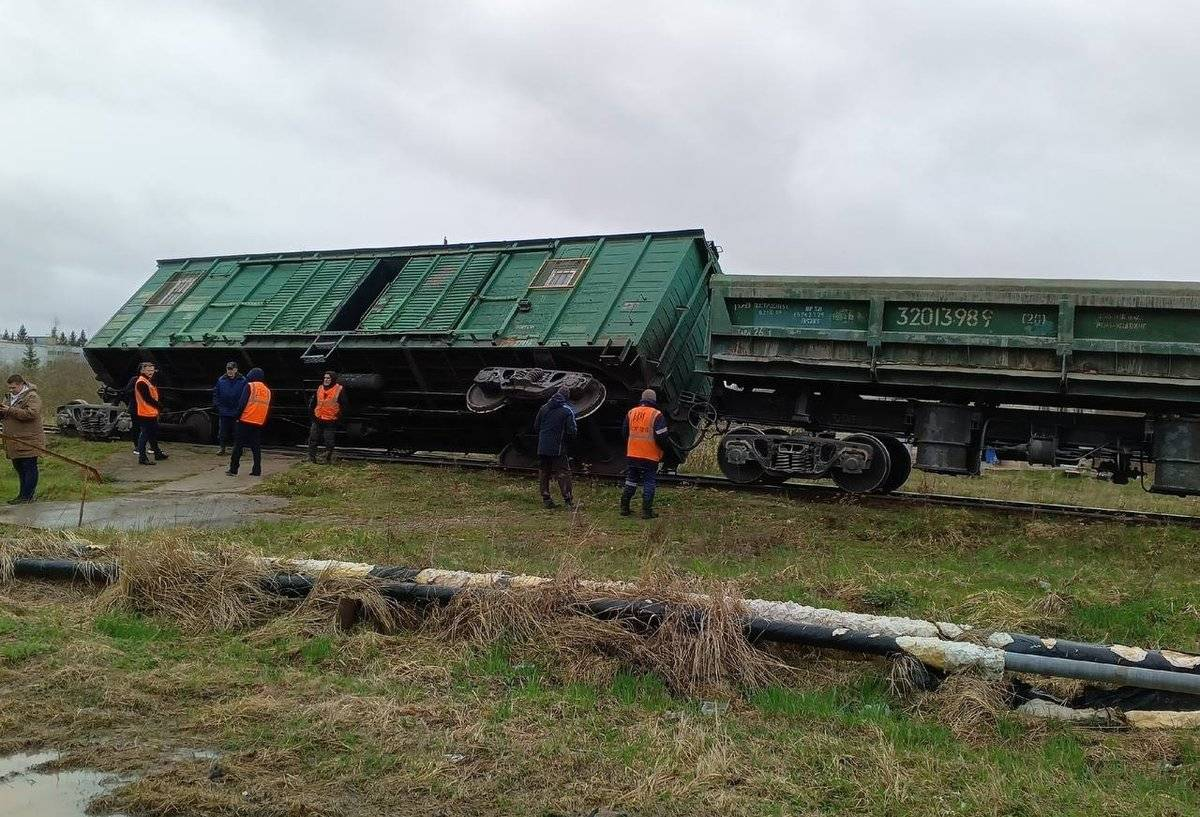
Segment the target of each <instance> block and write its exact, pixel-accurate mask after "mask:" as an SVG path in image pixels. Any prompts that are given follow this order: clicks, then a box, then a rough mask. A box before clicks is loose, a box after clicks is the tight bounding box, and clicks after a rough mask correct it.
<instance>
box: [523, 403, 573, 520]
mask: <svg viewBox="0 0 1200 817" xmlns="http://www.w3.org/2000/svg"><path fill="white" fill-rule="evenodd" d="M570 394H571V393H570V392H569V391H567V388H566V386H560V387H559V389H558V391H556V392H555V393H554V396H553V397H551V398H550V399H549V400H547V401H546V404H545V405H543V406H542V407H541V408H540V409H538V413H537V417H536V418H535V419H534V421H533V430H534V431H536V432H537V435H538V478H539V481H538V487H539V488H541V491H542V505H543V506H545V507H547V508H557V507H558V506H557V505H555V504H554V500H553V499H551V498H550V478H551V477H554V478H556V479H557V480H558V489H559V490H560V491H562V498H563V502H565V503H566V505H567V507H568V508H574V507H575V499H574V497H572V495H571V466H570V463H569V462H568V459H567V443H568V442H569V441H570V440H572V439H574V437H575V434H576V433H577V431H578V427H577V426H576V425H575V411H574V410H573V409H572V408H571V404H570V402H568V398H569V397H570Z"/></svg>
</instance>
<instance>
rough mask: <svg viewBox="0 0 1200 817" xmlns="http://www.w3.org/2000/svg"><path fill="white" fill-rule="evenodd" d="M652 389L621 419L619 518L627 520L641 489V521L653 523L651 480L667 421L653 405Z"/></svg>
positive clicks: (660, 458)
mask: <svg viewBox="0 0 1200 817" xmlns="http://www.w3.org/2000/svg"><path fill="white" fill-rule="evenodd" d="M657 399H658V396H657V395H656V394H655V393H654V389H646V390H645V391H644V392H642V402H641V403H639V404H638V405H636V406H634V407H633V408H632V409H630V410H629V413H628V414H626V415H625V423H624V426H623V427H622V433H623V434H624V436H625V440H626V442H625V457H626V463H625V465H626V467H625V490H624V491H623V492H622V493H621V516H629V514H631V513H632V511H631V510H630V509H629V502H630V500H632V499H633V495H634V494H635V493H637V489H638V485H641V486H642V518H643V519H653V518H654V517H656V516H658V514H656V513H655V512H654V488H655V484H656V480H655V476H656V474H657V473H658V464H659V463H660V462H662V458H663V449H664V448H665V447H666V445H667V418H666V415H664V414H663V413H662V412H661V411H659V410H658V406H657V405H655V402H656V401H657Z"/></svg>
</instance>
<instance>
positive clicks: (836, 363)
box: [707, 275, 1200, 494]
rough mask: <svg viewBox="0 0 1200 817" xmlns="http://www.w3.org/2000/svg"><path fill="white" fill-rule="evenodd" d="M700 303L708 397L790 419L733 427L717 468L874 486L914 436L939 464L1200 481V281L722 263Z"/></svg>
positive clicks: (892, 479)
mask: <svg viewBox="0 0 1200 817" xmlns="http://www.w3.org/2000/svg"><path fill="white" fill-rule="evenodd" d="M711 309H712V313H711V334H712V338H711V342H710V349H709V356H708V364H707V368H708V371H709V374H710V376H712V377H713V379H714V381H715V383H716V384H717V385H716V392H715V395H714V401H715V402H716V403H717V404H718V405H719V407H720V408H721V409H722V411H723V413H725V414H727V415H728V416H731V417H735V418H738V419H741V420H743V421H746V422H752V423H755V424H756V426H757V425H762V424H767V423H769V424H771V425H782V426H786V427H788V428H781V429H771V430H768V431H767V432H764V431H763V430H762V429H760V428H757V427H755V426H745V427H742V428H739V429H735V430H734V431H733V432H731V434H730V435H729V436H727V437H726V438H725V440H724V441H723V443H722V446H721V448H720V451H719V459H720V460H721V462H722V465H723V467H724V468H725V470H726V473H727V474H728V475H729V476H730V477H731V478H735V479H738V480H741V481H753V480H758V479H780V478H788V477H791V476H802V477H804V476H807V477H816V476H827V475H828V476H832V477H833V478H834V479H835V480H837V481H838V482H839V484H842V485H843V486H844V487H846V488H848V489H851V490H855V491H888V490H892V489H894V488H896V487H899V485H901V484H903V482H904V480H905V478H907V476H908V470H909V468H910V467H911V465H912V463H911V462H910V452H909V450H908V447H907V446H906V445H904V444H903V441H905V440H911V441H913V442H915V444H916V461H915V465H916V467H917V468H921V469H924V470H927V471H932V472H937V473H949V474H970V473H978V471H979V462H980V454H981V452H982V451H983V450H984V449H987V448H997V449H1001V450H1003V451H1004V452H1006V453H1007V454H1009V455H1016V456H1021V457H1022V458H1024V459H1027V460H1028V461H1029V462H1032V463H1040V464H1056V463H1061V462H1064V461H1073V460H1078V459H1079V458H1081V457H1084V456H1088V457H1092V458H1099V459H1101V460H1102V461H1103V462H1104V463H1105V466H1106V467H1107V468H1109V469H1110V470H1111V471H1112V473H1113V477H1114V479H1115V480H1116V481H1118V482H1120V481H1126V480H1128V478H1129V477H1130V476H1133V475H1137V474H1139V473H1144V472H1145V470H1146V469H1145V468H1144V467H1143V466H1144V464H1146V463H1148V462H1150V461H1153V462H1154V464H1155V466H1156V469H1155V481H1154V490H1156V491H1159V492H1163V493H1176V494H1194V493H1200V423H1197V422H1196V421H1194V420H1193V419H1192V418H1194V417H1196V416H1197V415H1200V285H1197V284H1188V283H1165V282H1142V281H1032V280H1004V279H972V278H959V279H947V278H916V279H912V278H798V277H749V276H726V275H721V276H717V277H715V278H714V279H713V282H712V299H711ZM790 429H798V431H792V430H790Z"/></svg>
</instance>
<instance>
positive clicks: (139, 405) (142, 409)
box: [133, 374, 158, 420]
mask: <svg viewBox="0 0 1200 817" xmlns="http://www.w3.org/2000/svg"><path fill="white" fill-rule="evenodd" d="M140 383H145V384H146V388H147V389H148V390H149V392H150V396H151V397H152V398H153V399H154V402H156V403H157V402H158V387H157V386H155V385H154V384H153V383H151V382H150V378H148V377H146V376H145V375H144V374H140V375H138V379H137V383H134V384H133V400H134V405H135V409H134V410H135V411H137V416H138V417H139V418H140V419H143V420H157V419H158V409H157V408H155V407H154V406H152V405H150V404H149V403H147V402H146V401H145V400H144V399H142V392H141V390H139V389H138V384H140Z"/></svg>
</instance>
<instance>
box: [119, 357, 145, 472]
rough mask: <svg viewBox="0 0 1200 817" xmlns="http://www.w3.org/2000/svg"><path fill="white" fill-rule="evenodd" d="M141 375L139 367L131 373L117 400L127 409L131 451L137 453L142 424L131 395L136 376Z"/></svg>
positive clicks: (135, 385)
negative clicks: (131, 442)
mask: <svg viewBox="0 0 1200 817" xmlns="http://www.w3.org/2000/svg"><path fill="white" fill-rule="evenodd" d="M141 376H142V371H141V367H140V366H139V367H138V370H137V371H136V372H134V373H133V377H131V378H129V382H128V383H126V384H125V388H124V389H123V390H122V391H121V396H120V397H119V398H118V399H119V400H122V401H124V403H125V406H126V408H128V409H129V433H130V434H132V435H133V453H135V454H136V453H137V450H138V440H139V439H140V438H141V436H142V426H141V424H140V423H138V416H137V403H136V401H135V400H134V397H133V391H134V389H135V388H137V382H138V378H139V377H141Z"/></svg>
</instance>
